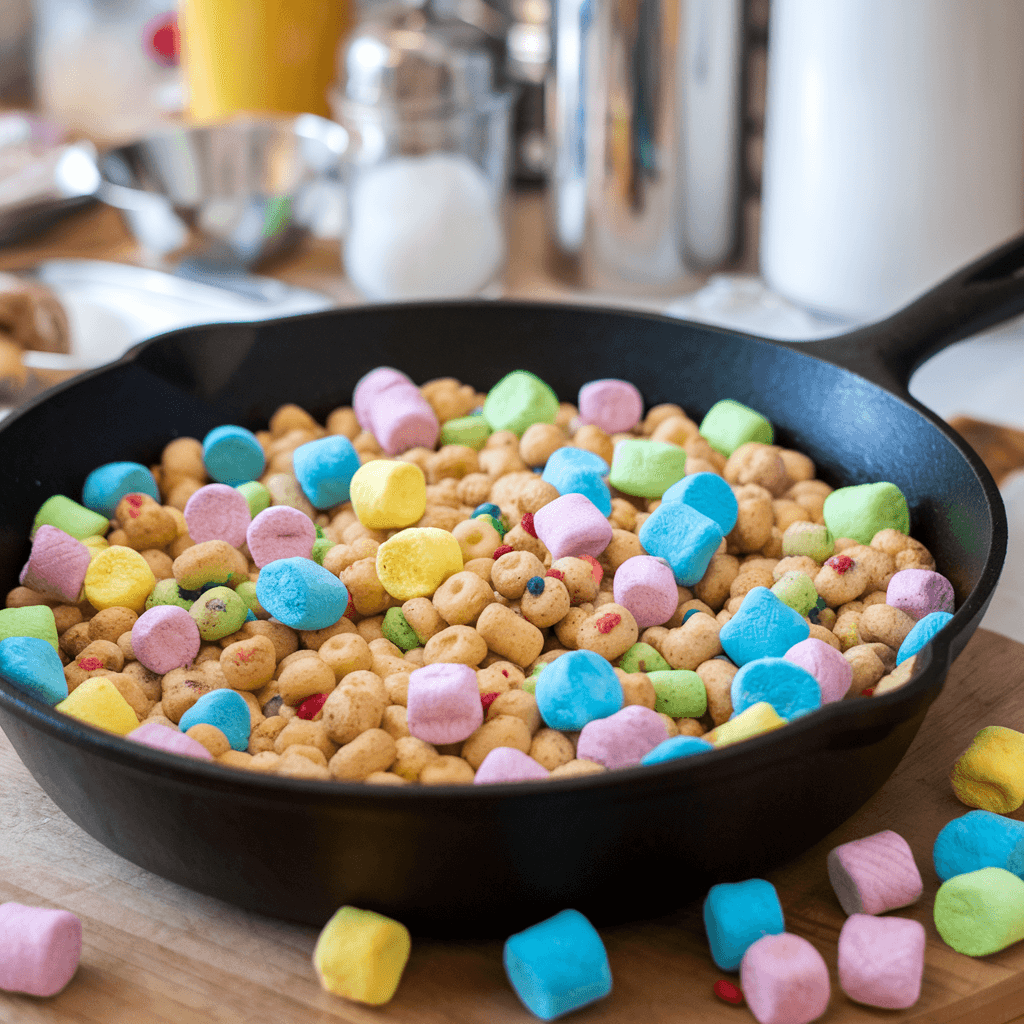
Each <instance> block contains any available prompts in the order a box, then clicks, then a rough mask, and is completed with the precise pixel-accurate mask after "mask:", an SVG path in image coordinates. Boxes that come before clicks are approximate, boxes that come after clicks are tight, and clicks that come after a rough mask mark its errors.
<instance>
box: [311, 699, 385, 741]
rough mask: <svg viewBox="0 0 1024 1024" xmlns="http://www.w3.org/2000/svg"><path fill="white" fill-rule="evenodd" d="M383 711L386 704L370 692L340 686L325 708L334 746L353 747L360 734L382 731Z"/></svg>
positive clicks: (324, 719) (325, 723) (326, 723)
mask: <svg viewBox="0 0 1024 1024" xmlns="http://www.w3.org/2000/svg"><path fill="white" fill-rule="evenodd" d="M384 707H385V703H384V701H383V700H381V699H380V697H378V696H377V695H376V694H374V693H371V692H370V691H369V690H367V689H363V688H362V687H356V686H338V687H337V688H336V689H334V690H333V691H332V693H331V695H330V696H329V697H328V698H327V701H326V702H325V704H324V708H323V719H322V720H323V723H324V728H325V729H326V731H327V735H328V736H329V737H330V739H331V740H333V741H334V742H335V743H338V744H345V743H351V742H352V740H354V739H355V738H356V737H357V736H358V735H359V734H360V733H361V732H366V730H367V729H378V728H380V722H381V717H382V716H383V714H384Z"/></svg>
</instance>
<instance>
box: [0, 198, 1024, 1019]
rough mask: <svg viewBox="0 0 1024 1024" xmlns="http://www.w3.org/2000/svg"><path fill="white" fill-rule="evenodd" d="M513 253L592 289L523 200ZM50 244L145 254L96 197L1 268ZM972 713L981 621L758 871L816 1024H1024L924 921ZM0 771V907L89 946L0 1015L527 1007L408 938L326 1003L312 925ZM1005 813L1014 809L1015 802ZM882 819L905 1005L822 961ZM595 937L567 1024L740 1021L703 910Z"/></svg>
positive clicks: (1006, 685) (469, 968) (322, 247)
mask: <svg viewBox="0 0 1024 1024" xmlns="http://www.w3.org/2000/svg"><path fill="white" fill-rule="evenodd" d="M510 248H511V250H512V253H513V259H512V260H511V261H510V264H509V267H508V268H507V270H506V274H505V279H504V290H505V293H506V294H509V295H512V296H522V297H530V298H550V299H563V300H564V299H577V300H579V301H590V300H592V297H591V296H588V295H586V294H585V293H581V292H574V291H573V290H572V289H571V288H569V287H568V286H567V285H566V284H564V283H563V282H561V281H559V280H556V279H555V278H553V277H552V275H551V272H550V269H549V267H548V265H547V263H546V257H545V252H544V229H543V209H542V202H541V199H540V197H539V195H537V194H533V195H527V196H525V197H520V199H519V200H517V203H516V204H515V208H514V210H513V218H512V223H511V232H510ZM58 256H59V257H65V258H69V257H77V258H86V259H109V260H116V261H120V262H126V263H136V264H141V263H144V260H143V258H142V256H141V254H140V253H139V252H138V250H137V249H136V247H135V245H134V243H133V242H132V239H131V238H130V236H129V235H128V234H127V232H126V231H125V229H124V227H123V225H122V224H121V221H120V218H119V216H118V215H117V214H116V213H115V212H114V211H113V210H109V209H106V208H104V207H100V206H97V207H95V208H93V209H91V210H89V211H86V212H84V213H82V214H79V215H77V216H75V217H73V218H71V219H69V220H68V221H66V222H64V223H62V224H59V225H57V226H56V227H55V228H53V229H51V230H50V231H49V232H48V233H47V234H46V235H44V236H42V237H41V238H39V239H38V240H34V241H32V242H30V243H26V244H23V245H19V246H15V247H10V248H7V249H4V250H3V251H2V252H0V270H15V269H19V268H24V267H28V266H30V265H32V264H33V263H34V262H37V261H39V260H42V259H47V258H54V257H58ZM743 269H749V268H746V267H744V268H743ZM264 272H266V273H270V274H272V275H273V276H276V277H279V278H281V279H282V280H286V281H289V282H290V283H292V284H295V285H300V286H302V287H307V288H314V289H318V290H321V291H323V292H326V293H327V294H329V295H331V296H332V297H334V298H335V299H336V300H337V301H338V302H339V303H342V304H346V303H350V302H355V301H358V299H357V297H356V296H355V294H354V293H353V291H352V289H351V288H350V286H349V285H348V284H347V282H346V281H345V280H344V278H343V277H342V275H341V273H340V268H339V260H338V250H337V245H336V244H332V243H329V242H312V243H310V244H308V245H306V246H305V247H304V248H303V249H302V250H300V251H299V252H297V253H294V254H292V255H291V256H289V257H288V258H286V259H284V260H282V261H279V262H278V263H277V264H276V265H274V266H272V267H269V268H266V269H265V271H264ZM632 301H633V302H634V304H636V305H641V306H642V305H644V304H645V302H644V300H642V299H640V300H632ZM1004 447H1005V445H1004ZM983 454H984V453H983ZM1004 456H1005V452H1004ZM1005 457H1009V456H1005ZM1022 460H1024V452H1022ZM1000 468H1002V466H1000ZM985 725H1005V726H1009V727H1011V728H1016V729H1022V728H1024V647H1022V646H1021V645H1020V644H1017V643H1015V642H1014V641H1012V640H1008V639H1006V638H1004V637H1001V636H997V635H996V634H994V633H988V632H985V631H979V633H978V634H977V635H976V636H975V638H974V639H973V640H972V642H971V644H970V645H969V646H968V648H967V650H966V651H965V652H964V654H963V655H962V656H961V657H960V659H959V660H958V662H957V663H956V665H954V666H953V669H952V671H951V673H950V677H949V681H948V683H947V685H946V688H945V690H944V691H943V693H942V695H941V696H940V697H939V699H938V700H937V701H936V702H935V704H934V705H933V707H932V708H931V710H930V711H929V714H928V716H927V718H926V720H925V723H924V725H923V727H922V729H921V731H920V733H919V734H918V736H917V738H916V739H915V741H914V744H913V745H912V747H911V749H910V751H909V752H908V754H907V756H906V758H905V759H904V760H903V762H902V763H901V765H900V766H899V768H898V769H897V771H896V773H895V774H894V775H893V776H892V778H891V779H890V780H889V782H888V783H887V784H886V785H885V787H883V789H882V790H881V791H880V792H879V793H878V794H877V795H876V796H875V797H874V798H873V799H872V800H871V801H870V802H869V803H868V804H867V805H866V806H865V807H864V808H862V810H861V811H860V812H859V813H858V814H857V815H856V816H855V817H854V818H853V819H852V820H851V821H849V822H848V823H847V824H846V825H844V826H843V827H842V828H840V829H838V830H837V831H836V832H835V833H833V835H831V836H829V837H828V838H827V839H826V840H824V841H823V842H822V843H820V844H819V845H818V846H817V847H815V848H814V849H813V850H811V851H809V852H808V853H807V854H806V855H805V856H803V857H801V858H800V859H799V860H797V861H795V862H793V863H792V864H790V865H788V866H786V867H785V868H783V869H782V870H780V871H777V872H775V873H774V874H773V875H772V876H771V880H772V881H773V882H774V884H775V885H776V887H777V888H778V891H779V894H780V897H781V900H782V904H783V907H784V910H785V913H786V921H787V927H788V929H789V930H791V931H795V932H796V933H798V934H800V935H803V936H805V937H807V938H808V939H810V940H811V941H812V942H813V943H814V944H815V945H816V946H817V947H818V948H819V949H820V951H821V952H822V954H823V955H824V957H825V959H826V961H827V962H828V963H829V966H830V969H831V974H832V981H833V994H832V1000H831V1003H830V1006H829V1009H828V1011H827V1013H826V1015H825V1016H824V1017H823V1018H821V1020H822V1021H825V1022H829V1024H862V1022H865V1024H866V1022H869V1021H878V1020H882V1019H884V1020H887V1021H891V1022H894V1024H896V1022H898V1024H904V1022H914V1024H1008V1022H1011V1021H1012V1022H1014V1024H1024V943H1020V944H1018V945H1017V946H1014V947H1011V948H1010V949H1008V950H1004V951H1003V952H1002V953H998V954H995V955H994V956H990V957H984V958H980V959H972V958H969V957H966V956H962V955H960V954H958V953H956V952H954V951H953V950H951V949H949V948H948V947H947V946H946V945H945V944H944V943H943V942H942V941H941V939H939V937H938V935H937V933H936V931H935V927H934V924H933V922H932V918H931V906H932V901H933V899H934V895H935V891H936V889H937V887H938V880H937V878H936V876H935V873H934V870H933V869H932V866H931V847H932V843H933V842H934V839H935V836H936V835H937V833H938V831H939V829H940V828H941V827H942V826H943V825H944V824H945V823H946V822H947V821H949V820H950V819H952V818H954V817H957V816H959V815H960V814H962V813H964V811H965V810H966V808H964V807H963V806H962V805H961V804H960V803H959V802H958V801H957V800H956V799H955V797H954V796H953V794H952V791H951V789H950V786H949V782H948V773H949V769H950V767H951V766H952V763H953V760H954V759H955V758H956V756H957V755H958V754H959V753H960V752H961V751H962V750H963V748H964V747H965V746H966V745H967V743H968V742H969V741H970V739H971V737H972V736H973V735H974V733H975V732H976V731H977V730H978V729H979V728H981V727H982V726H985ZM0 775H2V778H3V779H4V782H3V784H2V786H0V821H2V822H3V826H2V828H0V865H2V867H0V901H6V900H15V901H18V902H21V903H27V904H30V905H36V906H52V907H63V908H66V909H68V910H71V911H73V912H74V913H76V914H78V915H79V917H81V919H82V922H83V925H84V942H85V946H84V951H83V956H82V963H81V966H80V967H79V970H78V973H77V974H76V976H75V977H74V979H73V980H72V981H71V983H70V984H69V985H68V987H67V988H66V989H65V990H64V992H62V993H61V994H60V995H58V996H56V997H54V998H52V999H49V1000H41V999H35V998H31V997H26V996H13V995H5V994H0V1022H11V1024H15V1022H16V1024H54V1022H61V1021H77V1022H82V1024H113V1022H116V1024H179V1022H181V1024H190V1022H193V1021H194V1022H197V1024H198V1022H202V1024H208V1022H211V1021H212V1022H228V1024H235V1022H237V1024H250V1022H262V1021H273V1022H274V1024H292V1022H295V1024H298V1022H302V1024H306V1022H310V1021H323V1022H327V1021H344V1022H350V1024H365V1022H370V1021H377V1020H389V1021H395V1022H400V1024H506V1022H507V1024H514V1022H520V1021H522V1022H527V1021H531V1020H534V1019H535V1018H533V1017H532V1015H531V1014H529V1013H528V1012H527V1011H526V1010H525V1009H524V1008H523V1007H522V1006H521V1005H520V1003H519V1002H518V1000H517V999H516V997H515V995H514V993H513V991H512V989H511V987H510V986H509V985H508V982H507V980H506V978H505V975H504V972H503V970H502V966H501V944H500V943H499V942H475V941H466V942H439V941H431V940H421V939H414V942H413V953H412V957H411V960H410V962H409V965H408V967H407V969H406V972H405V974H404V976H403V979H402V983H401V985H400V986H399V989H398V992H397V994H396V996H395V998H394V999H393V1000H392V1002H391V1003H389V1004H388V1005H387V1006H386V1007H383V1008H381V1009H370V1008H367V1007H362V1006H359V1005H357V1004H351V1003H347V1002H345V1001H343V1000H340V999H337V998H335V997H333V996H331V995H329V994H328V993H326V992H324V991H322V990H321V989H320V987H319V985H318V984H317V980H316V976H315V974H314V971H313V969H312V965H311V959H310V958H311V955H312V950H313V945H314V942H315V940H316V931H315V930H314V929H310V928H304V927H300V926H295V925H290V924H284V923H281V922H279V921H274V920H270V919H267V918H261V917H260V916H258V915H256V914H251V913H247V912H243V911H241V910H237V909H235V908H234V907H231V906H228V905H226V904H223V903H220V902H219V901H217V900H214V899H211V898H208V897H205V896H199V895H197V894H195V893H193V892H191V891H190V890H187V889H184V888H182V887H180V886H177V885H174V884H172V883H170V882H166V881H164V880H163V879H161V878H158V877H156V876H154V875H151V874H149V873H148V872H146V871H143V870H142V869H140V868H137V867H135V866H134V865H132V864H130V863H129V862H127V861H125V860H123V859H121V858H120V857H118V856H116V855H115V854H113V853H110V852H109V851H108V850H106V849H105V848H104V847H102V846H100V845H99V844H98V843H97V842H95V841H94V840H93V839H91V838H90V837H89V836H87V835H86V834H85V833H84V832H82V831H81V830H80V829H79V828H78V827H77V826H76V825H74V824H73V823H72V822H71V821H70V820H69V819H68V818H66V817H65V816H64V814H63V812H61V811H60V810H59V809H58V808H57V807H56V806H55V805H54V804H53V803H52V801H51V800H50V799H49V798H48V797H47V796H46V795H45V794H44V793H43V791H42V790H41V789H40V788H39V787H38V785H36V783H35V781H34V780H33V779H32V778H31V776H30V775H29V774H28V772H27V771H26V769H25V768H24V767H23V766H22V764H21V762H20V761H19V759H18V758H17V756H16V755H15V754H14V752H13V750H12V749H11V747H10V745H9V743H8V742H7V739H6V737H4V736H3V734H2V733H0ZM1014 816H1015V817H1018V818H1020V819H1021V820H1024V813H1022V812H1018V813H1017V814H1016V815H1014ZM883 828H892V829H894V830H896V831H898V832H899V833H900V834H902V835H903V836H904V837H905V838H906V839H907V840H908V841H909V843H910V845H911V847H912V848H913V850H914V854H915V856H916V858H917V863H918V866H919V867H920V869H921V872H922V876H923V877H924V880H925V891H924V896H923V897H922V899H921V901H920V902H919V903H918V904H917V905H916V906H914V907H912V908H908V909H906V910H902V911H898V912H897V913H898V914H900V915H901V916H907V917H913V918H915V919H917V920H920V921H921V922H922V923H923V924H924V925H925V927H926V929H927V932H928V949H927V960H926V968H925V975H924V985H923V989H922V995H921V999H920V1000H919V1002H918V1004H917V1005H916V1006H915V1007H913V1008H911V1009H910V1010H906V1011H881V1010H873V1009H870V1008H866V1007H860V1006H857V1005H856V1004H854V1003H852V1002H850V1001H849V1000H848V999H847V998H846V997H845V995H843V993H842V991H841V990H840V989H839V988H838V981H837V975H836V969H835V963H836V941H837V937H838V933H839V929H840V927H841V926H842V923H843V920H844V915H843V912H842V910H841V908H840V906H839V904H838V902H837V901H836V899H835V896H834V894H833V893H832V890H831V886H830V885H829V882H828V876H827V873H826V869H825V856H826V854H827V852H828V850H829V849H831V848H832V847H833V846H835V845H836V844H838V843H840V842H845V841H848V840H850V839H855V838H859V837H861V836H864V835H869V834H871V833H873V832H877V831H879V830H881V829H883ZM296 870H301V866H300V865H297V866H296ZM602 935H603V938H604V940H605V943H606V945H607V948H608V953H609V958H610V962H611V967H612V973H613V977H614V990H613V992H612V995H611V996H610V997H609V998H608V999H606V1000H604V1001H603V1002H601V1003H598V1004H596V1005H594V1006H592V1007H589V1008H586V1009H584V1010H582V1011H580V1012H578V1013H576V1014H574V1015H572V1017H571V1018H570V1019H572V1020H574V1021H579V1022H580V1024H589V1022H600V1021H614V1022H616V1024H619V1022H622V1024H629V1022H632V1021H636V1022H641V1021H642V1022H644V1024H690V1022H698V1021H700V1022H704V1021H709V1022H715V1021H723V1022H725V1021H740V1020H751V1019H752V1017H751V1016H750V1015H749V1012H747V1011H745V1010H737V1009H736V1008H734V1007H731V1006H728V1005H726V1004H724V1003H721V1002H719V1001H718V1000H717V999H715V997H714V996H713V994H712V991H711V989H712V985H713V983H714V982H715V981H716V980H717V979H718V978H719V977H722V976H723V975H722V973H721V972H720V971H718V970H717V968H716V967H715V965H714V963H713V962H712V960H711V958H710V955H709V954H708V951H707V944H706V940H705V937H704V933H703V927H702V924H701V916H700V906H699V904H694V905H692V906H690V907H687V908H685V909H684V910H682V911H680V912H678V913H674V914H671V915H669V916H667V917H665V918H662V919H659V920H657V921H649V922H641V923H637V924H634V925H630V926H623V927H617V928H609V929H604V930H603V931H602Z"/></svg>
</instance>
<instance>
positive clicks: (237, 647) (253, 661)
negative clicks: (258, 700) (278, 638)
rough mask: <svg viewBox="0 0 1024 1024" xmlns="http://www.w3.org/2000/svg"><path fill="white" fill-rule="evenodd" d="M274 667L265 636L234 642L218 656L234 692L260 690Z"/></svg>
mask: <svg viewBox="0 0 1024 1024" xmlns="http://www.w3.org/2000/svg"><path fill="white" fill-rule="evenodd" d="M147 614H148V613H147ZM276 665H277V658H276V655H275V651H274V645H273V644H272V643H271V642H270V641H269V640H268V639H267V638H266V637H265V636H258V635H257V636H251V637H247V638H246V639H245V640H236V641H235V642H234V643H232V644H228V646H227V647H225V648H224V649H223V650H222V651H221V654H220V667H221V670H222V671H223V673H224V678H225V680H227V684H228V686H230V687H231V688H232V689H234V690H248V691H252V690H258V689H260V688H261V687H262V686H265V685H266V684H267V683H269V682H270V680H271V679H272V678H273V677H274V669H275V667H276Z"/></svg>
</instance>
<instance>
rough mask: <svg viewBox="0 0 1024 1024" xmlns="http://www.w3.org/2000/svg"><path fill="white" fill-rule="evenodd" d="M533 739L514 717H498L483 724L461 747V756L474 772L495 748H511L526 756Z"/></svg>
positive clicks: (527, 729)
mask: <svg viewBox="0 0 1024 1024" xmlns="http://www.w3.org/2000/svg"><path fill="white" fill-rule="evenodd" d="M532 743H533V737H532V736H531V735H530V729H529V726H527V724H526V723H525V722H524V721H523V720H522V719H521V718H518V717H517V716H515V715H498V716H496V717H495V718H492V719H490V720H489V721H487V722H484V724H483V725H481V726H480V728H479V729H477V730H476V731H475V732H474V733H473V734H472V735H471V736H470V737H469V738H468V739H467V740H466V742H465V743H463V745H462V756H463V757H464V758H465V760H466V761H467V762H468V763H469V765H470V767H472V768H473V770H474V771H475V770H476V769H477V768H479V767H480V765H481V764H482V763H483V761H484V758H485V757H487V755H488V754H489V753H490V752H491V751H492V750H494V749H495V748H496V747H512V748H514V749H515V750H521V751H522V752H523V753H524V754H528V753H529V751H530V746H531V744H532Z"/></svg>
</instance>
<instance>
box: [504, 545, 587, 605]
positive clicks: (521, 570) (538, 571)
mask: <svg viewBox="0 0 1024 1024" xmlns="http://www.w3.org/2000/svg"><path fill="white" fill-rule="evenodd" d="M584 564H585V563H584ZM545 571H546V570H545V568H544V563H543V562H542V561H541V560H540V559H539V558H537V556H536V555H533V554H531V553H530V552H529V551H510V552H508V553H507V554H504V555H501V557H499V558H496V559H495V560H494V565H493V566H492V568H491V582H492V583H493V584H494V589H495V590H496V591H497V592H498V593H499V594H501V596H502V597H506V598H508V599H509V600H510V601H515V600H517V599H519V598H521V597H522V596H523V593H524V591H525V590H526V584H527V583H529V581H530V580H531V579H533V577H534V576H543V575H544V574H545ZM587 571H588V572H589V567H588V570H587ZM596 592H597V590H596V587H595V595H596Z"/></svg>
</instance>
